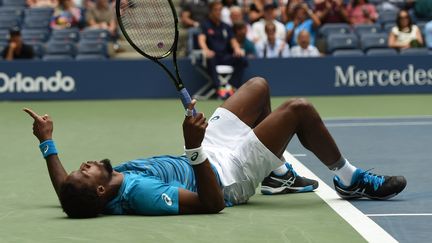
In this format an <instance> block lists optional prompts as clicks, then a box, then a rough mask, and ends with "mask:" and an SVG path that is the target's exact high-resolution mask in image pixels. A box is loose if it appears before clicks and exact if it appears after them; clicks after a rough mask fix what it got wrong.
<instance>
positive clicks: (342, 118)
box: [324, 115, 432, 121]
mask: <svg viewBox="0 0 432 243" xmlns="http://www.w3.org/2000/svg"><path fill="white" fill-rule="evenodd" d="M408 119H432V115H423V116H370V117H368V116H361V117H358V116H357V117H349V116H346V117H343V116H341V117H329V118H324V120H325V121H338V120H352V121H357V120H408Z"/></svg>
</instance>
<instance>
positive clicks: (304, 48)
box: [291, 30, 320, 57]
mask: <svg viewBox="0 0 432 243" xmlns="http://www.w3.org/2000/svg"><path fill="white" fill-rule="evenodd" d="M297 43H298V45H297V46H293V47H291V56H292V57H319V56H320V53H319V51H318V49H317V48H316V47H315V46H313V45H311V44H310V35H309V32H307V31H306V30H302V31H300V33H299V35H298V37H297Z"/></svg>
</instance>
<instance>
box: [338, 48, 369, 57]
mask: <svg viewBox="0 0 432 243" xmlns="http://www.w3.org/2000/svg"><path fill="white" fill-rule="evenodd" d="M332 56H334V57H361V56H364V53H363V52H362V50H360V49H352V50H336V51H334V52H333V53H332Z"/></svg>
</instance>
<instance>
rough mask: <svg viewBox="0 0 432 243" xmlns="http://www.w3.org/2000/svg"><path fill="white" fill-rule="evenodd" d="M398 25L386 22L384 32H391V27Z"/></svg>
mask: <svg viewBox="0 0 432 243" xmlns="http://www.w3.org/2000/svg"><path fill="white" fill-rule="evenodd" d="M394 26H396V23H386V24H385V25H384V26H383V33H390V31H391V29H392V28H393V27H394Z"/></svg>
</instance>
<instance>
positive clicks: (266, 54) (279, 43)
mask: <svg viewBox="0 0 432 243" xmlns="http://www.w3.org/2000/svg"><path fill="white" fill-rule="evenodd" d="M265 32H266V35H267V39H266V40H263V41H260V42H258V43H257V44H256V49H257V54H258V57H259V58H285V57H289V55H290V51H289V45H288V44H287V43H286V42H285V41H284V40H281V39H278V38H277V37H276V25H275V24H274V23H273V22H271V21H269V22H267V23H266V25H265Z"/></svg>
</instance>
